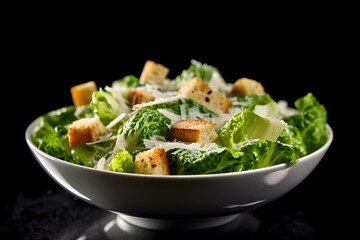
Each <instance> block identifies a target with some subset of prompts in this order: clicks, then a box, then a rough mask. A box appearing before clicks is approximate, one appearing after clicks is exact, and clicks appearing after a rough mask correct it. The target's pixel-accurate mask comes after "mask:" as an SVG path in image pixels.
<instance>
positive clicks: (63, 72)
mask: <svg viewBox="0 0 360 240" xmlns="http://www.w3.org/2000/svg"><path fill="white" fill-rule="evenodd" d="M42 20H44V19H42ZM42 20H41V19H39V22H40V21H42ZM84 21H85V20H84ZM92 23H93V24H88V25H86V27H85V26H84V25H82V24H81V23H77V24H74V25H72V28H71V29H70V28H68V26H64V27H62V25H61V21H59V22H56V23H51V24H48V25H42V26H40V27H39V25H38V21H32V22H31V23H30V24H27V23H26V21H24V24H25V26H22V28H21V29H18V30H17V31H16V30H13V31H15V32H16V37H14V38H10V40H9V45H8V46H7V47H6V50H7V52H8V54H7V56H8V58H7V64H6V66H8V67H7V70H9V73H10V74H9V75H8V77H6V78H5V79H6V80H7V81H6V84H5V87H4V90H5V91H4V92H6V93H7V97H5V96H4V97H3V98H4V99H6V100H5V101H4V102H5V104H4V103H3V104H4V105H5V106H4V107H5V110H6V111H4V113H3V115H2V116H3V121H5V123H6V124H5V125H4V129H5V133H6V136H7V137H9V138H10V141H6V140H5V141H6V145H5V149H4V151H6V152H7V153H6V154H5V158H4V159H2V160H3V164H2V170H3V173H2V174H1V183H2V188H3V194H2V196H3V197H1V207H0V213H1V219H0V238H1V239H48V238H49V239H54V238H56V236H58V234H59V233H60V232H61V231H63V229H64V228H66V227H67V226H69V225H71V224H73V222H75V221H79V220H78V218H79V216H80V217H81V214H79V212H76V211H79V209H86V211H96V210H97V209H96V208H93V207H92V206H90V205H88V204H87V203H84V202H82V201H81V200H77V199H75V198H73V197H72V196H70V195H68V194H67V193H66V192H65V191H64V190H63V189H61V188H60V186H58V185H57V184H56V183H54V182H53V180H52V179H51V178H50V177H49V176H48V175H47V174H46V173H45V171H43V169H42V168H41V167H40V166H39V164H38V163H37V162H36V160H35V158H34V157H33V156H32V155H31V153H30V151H29V149H28V147H27V146H26V143H25V130H26V127H27V126H28V125H29V124H30V123H31V122H32V121H33V120H34V119H35V118H36V117H37V116H39V115H41V114H44V113H46V112H48V111H50V110H53V109H56V108H59V107H62V106H64V105H70V104H72V101H71V95H70V87H71V86H73V85H76V84H79V83H83V82H85V81H89V80H94V81H96V83H97V85H98V86H105V85H110V84H111V83H112V81H113V80H116V79H119V78H122V77H123V76H125V75H128V74H134V75H138V76H139V74H140V73H141V70H142V67H143V65H144V63H145V61H146V60H149V59H150V60H154V61H156V62H159V63H161V64H163V65H165V66H167V67H168V68H169V69H170V73H169V77H170V78H173V77H175V76H177V75H178V74H180V72H181V70H182V69H185V68H187V67H188V66H189V65H190V60H191V59H195V60H198V61H200V62H204V63H208V64H211V65H213V66H216V67H217V68H218V69H219V70H220V72H221V74H222V75H223V77H224V78H225V80H226V81H229V82H233V81H235V80H236V79H238V78H240V77H249V78H253V79H256V80H258V81H260V82H262V84H263V86H264V87H265V90H266V91H267V92H268V93H270V94H271V96H272V97H273V98H274V99H277V100H282V99H283V100H287V101H288V102H289V103H293V102H294V101H295V100H296V99H297V98H298V97H301V96H303V95H305V94H306V93H308V92H313V94H314V95H315V96H316V97H317V99H318V100H319V101H320V102H321V103H323V104H324V105H325V106H326V108H327V110H328V123H329V124H330V126H331V127H332V129H333V131H334V141H333V143H332V145H331V147H330V149H329V151H328V153H327V154H326V156H325V157H324V159H323V160H322V161H321V162H320V164H319V165H318V166H317V168H316V169H315V170H314V171H313V172H312V173H311V175H310V176H309V177H308V178H307V179H305V180H304V181H303V182H302V183H301V184H300V185H299V186H297V187H296V188H295V189H294V190H292V191H291V192H289V193H288V194H286V195H285V196H283V197H281V198H280V199H278V200H276V201H274V202H273V203H270V204H269V205H267V206H265V207H263V208H261V209H259V210H258V212H257V214H258V216H259V217H260V218H261V220H262V222H263V223H264V226H263V227H262V228H261V229H260V230H259V231H258V232H256V233H254V235H253V236H254V237H259V236H260V237H263V238H266V237H267V238H271V237H274V238H278V239H319V238H322V237H325V236H332V235H335V234H341V235H346V234H347V233H349V231H350V230H351V229H352V228H351V225H352V221H351V220H350V219H349V218H348V217H347V216H348V214H351V213H352V211H351V208H352V205H351V200H350V198H349V195H350V193H349V192H348V190H347V189H348V186H349V184H351V182H352V179H350V178H352V176H351V174H348V173H347V169H346V168H347V167H350V168H351V166H349V165H347V164H346V165H345V164H343V163H339V161H350V160H354V159H346V158H345V157H344V155H342V149H341V148H340V143H341V142H342V139H344V136H345V134H344V132H343V126H344V124H343V123H341V121H342V120H340V118H339V117H338V116H339V114H340V112H341V113H342V114H344V108H343V103H341V101H343V100H344V99H343V97H342V94H341V93H342V92H343V90H342V89H344V88H343V86H345V84H347V83H346V82H347V80H346V79H345V77H343V76H344V75H345V73H346V71H347V70H346V71H345V70H344V69H343V68H340V65H342V64H343V63H344V61H345V57H344V54H346V53H349V54H350V55H351V52H349V51H350V50H349V48H348V46H347V45H346V43H345V44H344V41H342V42H340V41H337V40H336V38H334V36H337V35H338V34H342V33H346V30H342V29H341V28H336V29H334V26H335V25H334V24H333V23H334V22H330V23H329V24H326V23H324V22H323V21H318V22H313V23H309V24H307V25H302V23H301V21H300V22H296V23H291V24H289V25H285V26H282V27H280V28H278V23H277V22H275V23H273V24H272V23H268V24H267V25H266V26H256V27H250V29H246V30H245V28H246V24H244V23H243V22H241V23H239V24H238V25H237V24H234V25H233V26H229V25H227V24H223V25H220V24H217V23H216V22H214V23H211V24H210V23H208V24H207V22H206V21H204V19H201V18H200V19H198V21H197V22H196V23H188V24H184V25H181V26H176V31H174V29H175V26H172V28H171V29H172V30H173V31H168V30H169V27H166V26H163V25H161V26H160V27H159V24H160V22H159V21H151V20H150V19H149V21H146V20H144V21H143V22H142V24H141V25H139V26H133V25H132V26H131V27H130V26H129V25H128V24H123V23H122V24H119V25H118V26H116V27H114V28H111V27H107V26H106V24H105V25H96V21H94V22H92ZM265 23H266V21H264V23H263V24H265ZM204 25H205V26H207V27H208V28H203V26H204ZM260 25H262V24H260ZM288 26H291V27H288ZM95 27H96V31H95V30H94V31H93V28H95ZM13 31H12V33H13ZM348 68H351V65H347V69H348ZM350 88H351V87H350ZM346 89H349V87H347V88H346ZM3 109H4V108H3ZM8 113H10V114H8ZM14 121H15V122H14ZM9 150H11V151H9ZM9 152H10V153H9ZM335 156H336V157H335ZM339 156H340V157H339ZM4 191H5V193H4ZM57 198H58V199H60V201H62V202H63V203H64V204H62V205H59V202H57V201H56V199H57ZM65 203H66V204H65ZM89 209H90V210H89ZM59 211H60V212H59ZM54 219H57V220H54ZM251 237H252V236H251ZM59 239H60V238H59ZM232 239H235V237H234V238H232Z"/></svg>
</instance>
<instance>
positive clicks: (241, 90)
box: [231, 78, 265, 96]
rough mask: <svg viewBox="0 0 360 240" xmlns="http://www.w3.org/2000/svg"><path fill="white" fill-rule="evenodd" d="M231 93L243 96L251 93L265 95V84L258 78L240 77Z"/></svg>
mask: <svg viewBox="0 0 360 240" xmlns="http://www.w3.org/2000/svg"><path fill="white" fill-rule="evenodd" d="M231 94H232V95H241V96H246V95H251V94H257V95H264V94H265V90H264V87H263V85H262V84H261V83H260V82H258V81H256V80H253V79H249V78H240V79H238V80H237V81H236V82H235V83H234V84H233V87H232V89H231Z"/></svg>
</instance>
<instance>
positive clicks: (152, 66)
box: [140, 60, 169, 85]
mask: <svg viewBox="0 0 360 240" xmlns="http://www.w3.org/2000/svg"><path fill="white" fill-rule="evenodd" d="M168 73H169V68H167V67H165V66H163V65H162V64H159V63H155V62H154V61H151V60H148V61H146V62H145V65H144V68H143V70H142V72H141V75H140V82H141V83H143V84H145V83H149V84H156V85H162V84H163V83H164V80H165V78H166V77H167V75H168Z"/></svg>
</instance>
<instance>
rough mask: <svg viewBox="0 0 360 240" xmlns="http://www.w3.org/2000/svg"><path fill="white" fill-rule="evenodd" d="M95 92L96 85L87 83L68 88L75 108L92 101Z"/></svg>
mask: <svg viewBox="0 0 360 240" xmlns="http://www.w3.org/2000/svg"><path fill="white" fill-rule="evenodd" d="M96 90H97V86H96V83H95V82H94V81H89V82H86V83H82V84H79V85H75V86H73V87H71V88H70V92H71V97H72V100H73V103H74V105H75V107H79V106H82V105H86V104H89V103H90V102H91V99H92V94H93V92H95V91H96Z"/></svg>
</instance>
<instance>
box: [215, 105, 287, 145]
mask: <svg viewBox="0 0 360 240" xmlns="http://www.w3.org/2000/svg"><path fill="white" fill-rule="evenodd" d="M285 127H286V124H285V122H283V121H281V120H277V119H272V120H270V119H267V118H263V117H260V116H259V115H257V114H255V113H254V112H253V111H252V110H250V109H245V110H244V111H242V112H239V113H237V114H235V115H234V116H233V117H232V118H231V119H230V120H229V121H228V122H226V123H225V125H224V126H223V127H222V128H221V129H220V132H219V136H218V138H217V140H216V142H217V143H218V144H219V145H221V146H223V147H226V148H229V149H234V150H238V149H240V148H241V144H242V143H243V142H246V141H249V140H252V139H261V140H270V141H273V142H274V141H276V140H277V139H278V137H279V135H280V134H281V132H282V131H283V129H284V128H285Z"/></svg>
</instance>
